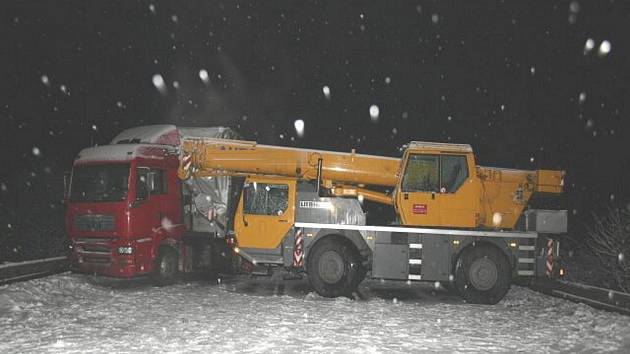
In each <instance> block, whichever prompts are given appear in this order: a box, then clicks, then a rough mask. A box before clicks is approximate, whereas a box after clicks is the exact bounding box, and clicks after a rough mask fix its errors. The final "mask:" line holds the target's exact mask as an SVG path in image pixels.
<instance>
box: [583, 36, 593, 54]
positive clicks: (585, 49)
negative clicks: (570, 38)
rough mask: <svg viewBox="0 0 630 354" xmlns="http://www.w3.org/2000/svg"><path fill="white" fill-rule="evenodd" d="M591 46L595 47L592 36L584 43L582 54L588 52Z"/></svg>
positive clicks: (591, 48)
mask: <svg viewBox="0 0 630 354" xmlns="http://www.w3.org/2000/svg"><path fill="white" fill-rule="evenodd" d="M593 48H595V41H594V40H593V38H589V39H587V40H586V43H584V55H586V54H588V53H589V52H590V51H591V50H593Z"/></svg>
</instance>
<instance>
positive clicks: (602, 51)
mask: <svg viewBox="0 0 630 354" xmlns="http://www.w3.org/2000/svg"><path fill="white" fill-rule="evenodd" d="M608 53H610V42H609V41H606V40H604V41H602V44H600V45H599V49H598V50H597V55H599V56H600V57H605V56H606V55H608Z"/></svg>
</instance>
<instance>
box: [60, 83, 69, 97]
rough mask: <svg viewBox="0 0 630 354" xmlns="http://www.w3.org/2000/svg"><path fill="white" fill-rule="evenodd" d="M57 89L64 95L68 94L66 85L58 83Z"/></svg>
mask: <svg viewBox="0 0 630 354" xmlns="http://www.w3.org/2000/svg"><path fill="white" fill-rule="evenodd" d="M59 90H61V92H63V93H64V94H65V95H69V94H70V92H69V91H68V87H66V85H60V86H59Z"/></svg>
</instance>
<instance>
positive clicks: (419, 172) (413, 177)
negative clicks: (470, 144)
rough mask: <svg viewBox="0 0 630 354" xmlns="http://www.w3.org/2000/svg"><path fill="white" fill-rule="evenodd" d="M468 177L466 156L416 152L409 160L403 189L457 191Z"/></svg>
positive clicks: (406, 190)
mask: <svg viewBox="0 0 630 354" xmlns="http://www.w3.org/2000/svg"><path fill="white" fill-rule="evenodd" d="M467 178H468V165H467V164H466V156H461V155H442V156H438V155H420V154H416V155H411V156H410V157H409V161H408V162H407V168H406V169H405V175H404V176H403V181H402V191H403V192H441V193H455V192H456V191H457V190H458V189H459V187H461V186H462V184H463V183H464V181H466V179H467Z"/></svg>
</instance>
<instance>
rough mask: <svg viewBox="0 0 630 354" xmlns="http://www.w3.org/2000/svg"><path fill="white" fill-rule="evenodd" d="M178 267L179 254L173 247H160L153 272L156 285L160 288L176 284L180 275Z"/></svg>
mask: <svg viewBox="0 0 630 354" xmlns="http://www.w3.org/2000/svg"><path fill="white" fill-rule="evenodd" d="M177 266H178V257H177V252H175V250H174V249H172V248H171V247H164V246H163V247H160V249H159V251H158V256H157V258H156V260H155V270H154V271H153V279H154V281H155V283H156V284H157V285H160V286H163V285H169V284H172V283H174V282H175V278H176V277H177V273H178V269H177V268H178V267H177Z"/></svg>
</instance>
